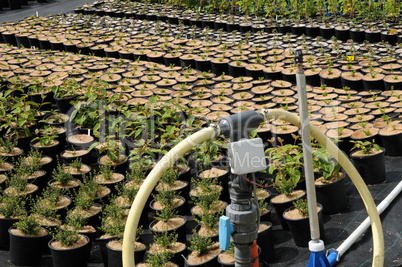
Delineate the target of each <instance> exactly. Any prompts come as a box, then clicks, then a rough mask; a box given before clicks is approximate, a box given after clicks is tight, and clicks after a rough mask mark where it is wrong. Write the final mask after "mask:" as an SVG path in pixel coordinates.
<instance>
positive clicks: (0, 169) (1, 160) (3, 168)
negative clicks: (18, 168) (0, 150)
mask: <svg viewBox="0 0 402 267" xmlns="http://www.w3.org/2000/svg"><path fill="white" fill-rule="evenodd" d="M13 168H14V166H13V165H12V164H11V163H10V162H7V161H6V158H5V157H3V156H1V155H0V174H5V173H7V172H9V171H11V170H12V169H13Z"/></svg>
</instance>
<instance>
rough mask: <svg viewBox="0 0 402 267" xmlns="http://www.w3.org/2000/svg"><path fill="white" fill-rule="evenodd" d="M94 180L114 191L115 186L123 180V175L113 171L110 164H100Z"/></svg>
mask: <svg viewBox="0 0 402 267" xmlns="http://www.w3.org/2000/svg"><path fill="white" fill-rule="evenodd" d="M94 180H95V182H97V183H98V184H101V185H104V186H107V187H108V188H110V189H111V191H112V192H115V187H116V185H118V184H119V183H121V182H122V181H123V180H124V175H123V174H121V173H116V172H113V170H112V168H111V166H110V165H101V166H100V168H99V173H98V174H96V175H95V176H94Z"/></svg>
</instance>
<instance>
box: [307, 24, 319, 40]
mask: <svg viewBox="0 0 402 267" xmlns="http://www.w3.org/2000/svg"><path fill="white" fill-rule="evenodd" d="M306 35H307V36H309V37H313V38H315V37H317V36H319V35H320V27H318V25H317V26H312V25H306Z"/></svg>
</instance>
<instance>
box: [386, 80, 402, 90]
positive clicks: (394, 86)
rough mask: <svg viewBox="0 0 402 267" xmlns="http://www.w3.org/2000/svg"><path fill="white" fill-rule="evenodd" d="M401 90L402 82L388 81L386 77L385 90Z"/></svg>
mask: <svg viewBox="0 0 402 267" xmlns="http://www.w3.org/2000/svg"><path fill="white" fill-rule="evenodd" d="M392 89H394V90H401V89H402V82H388V81H386V80H385V79H384V90H386V91H390V90H392Z"/></svg>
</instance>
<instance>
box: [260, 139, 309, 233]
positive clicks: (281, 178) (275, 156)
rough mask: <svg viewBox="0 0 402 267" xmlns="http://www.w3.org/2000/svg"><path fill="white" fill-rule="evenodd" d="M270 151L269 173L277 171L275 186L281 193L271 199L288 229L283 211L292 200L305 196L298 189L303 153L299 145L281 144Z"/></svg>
mask: <svg viewBox="0 0 402 267" xmlns="http://www.w3.org/2000/svg"><path fill="white" fill-rule="evenodd" d="M266 152H269V156H268V159H269V162H270V166H269V173H270V174H273V173H274V172H276V176H275V185H274V188H275V189H276V190H277V191H278V193H279V195H277V196H275V197H273V198H272V199H271V203H272V205H273V206H274V208H275V210H276V213H277V214H278V217H279V219H280V221H281V224H282V228H284V229H288V228H287V224H286V222H285V221H284V219H283V217H282V213H283V212H284V211H285V210H286V209H287V208H289V207H290V206H291V205H292V201H294V200H296V199H297V198H300V197H303V196H305V192H304V191H303V190H296V191H295V189H296V187H297V185H298V183H299V181H300V177H301V175H302V173H301V171H302V168H303V161H302V160H303V153H302V151H301V148H300V146H299V145H296V144H285V145H283V144H281V145H280V146H276V147H272V148H269V149H267V151H266Z"/></svg>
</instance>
